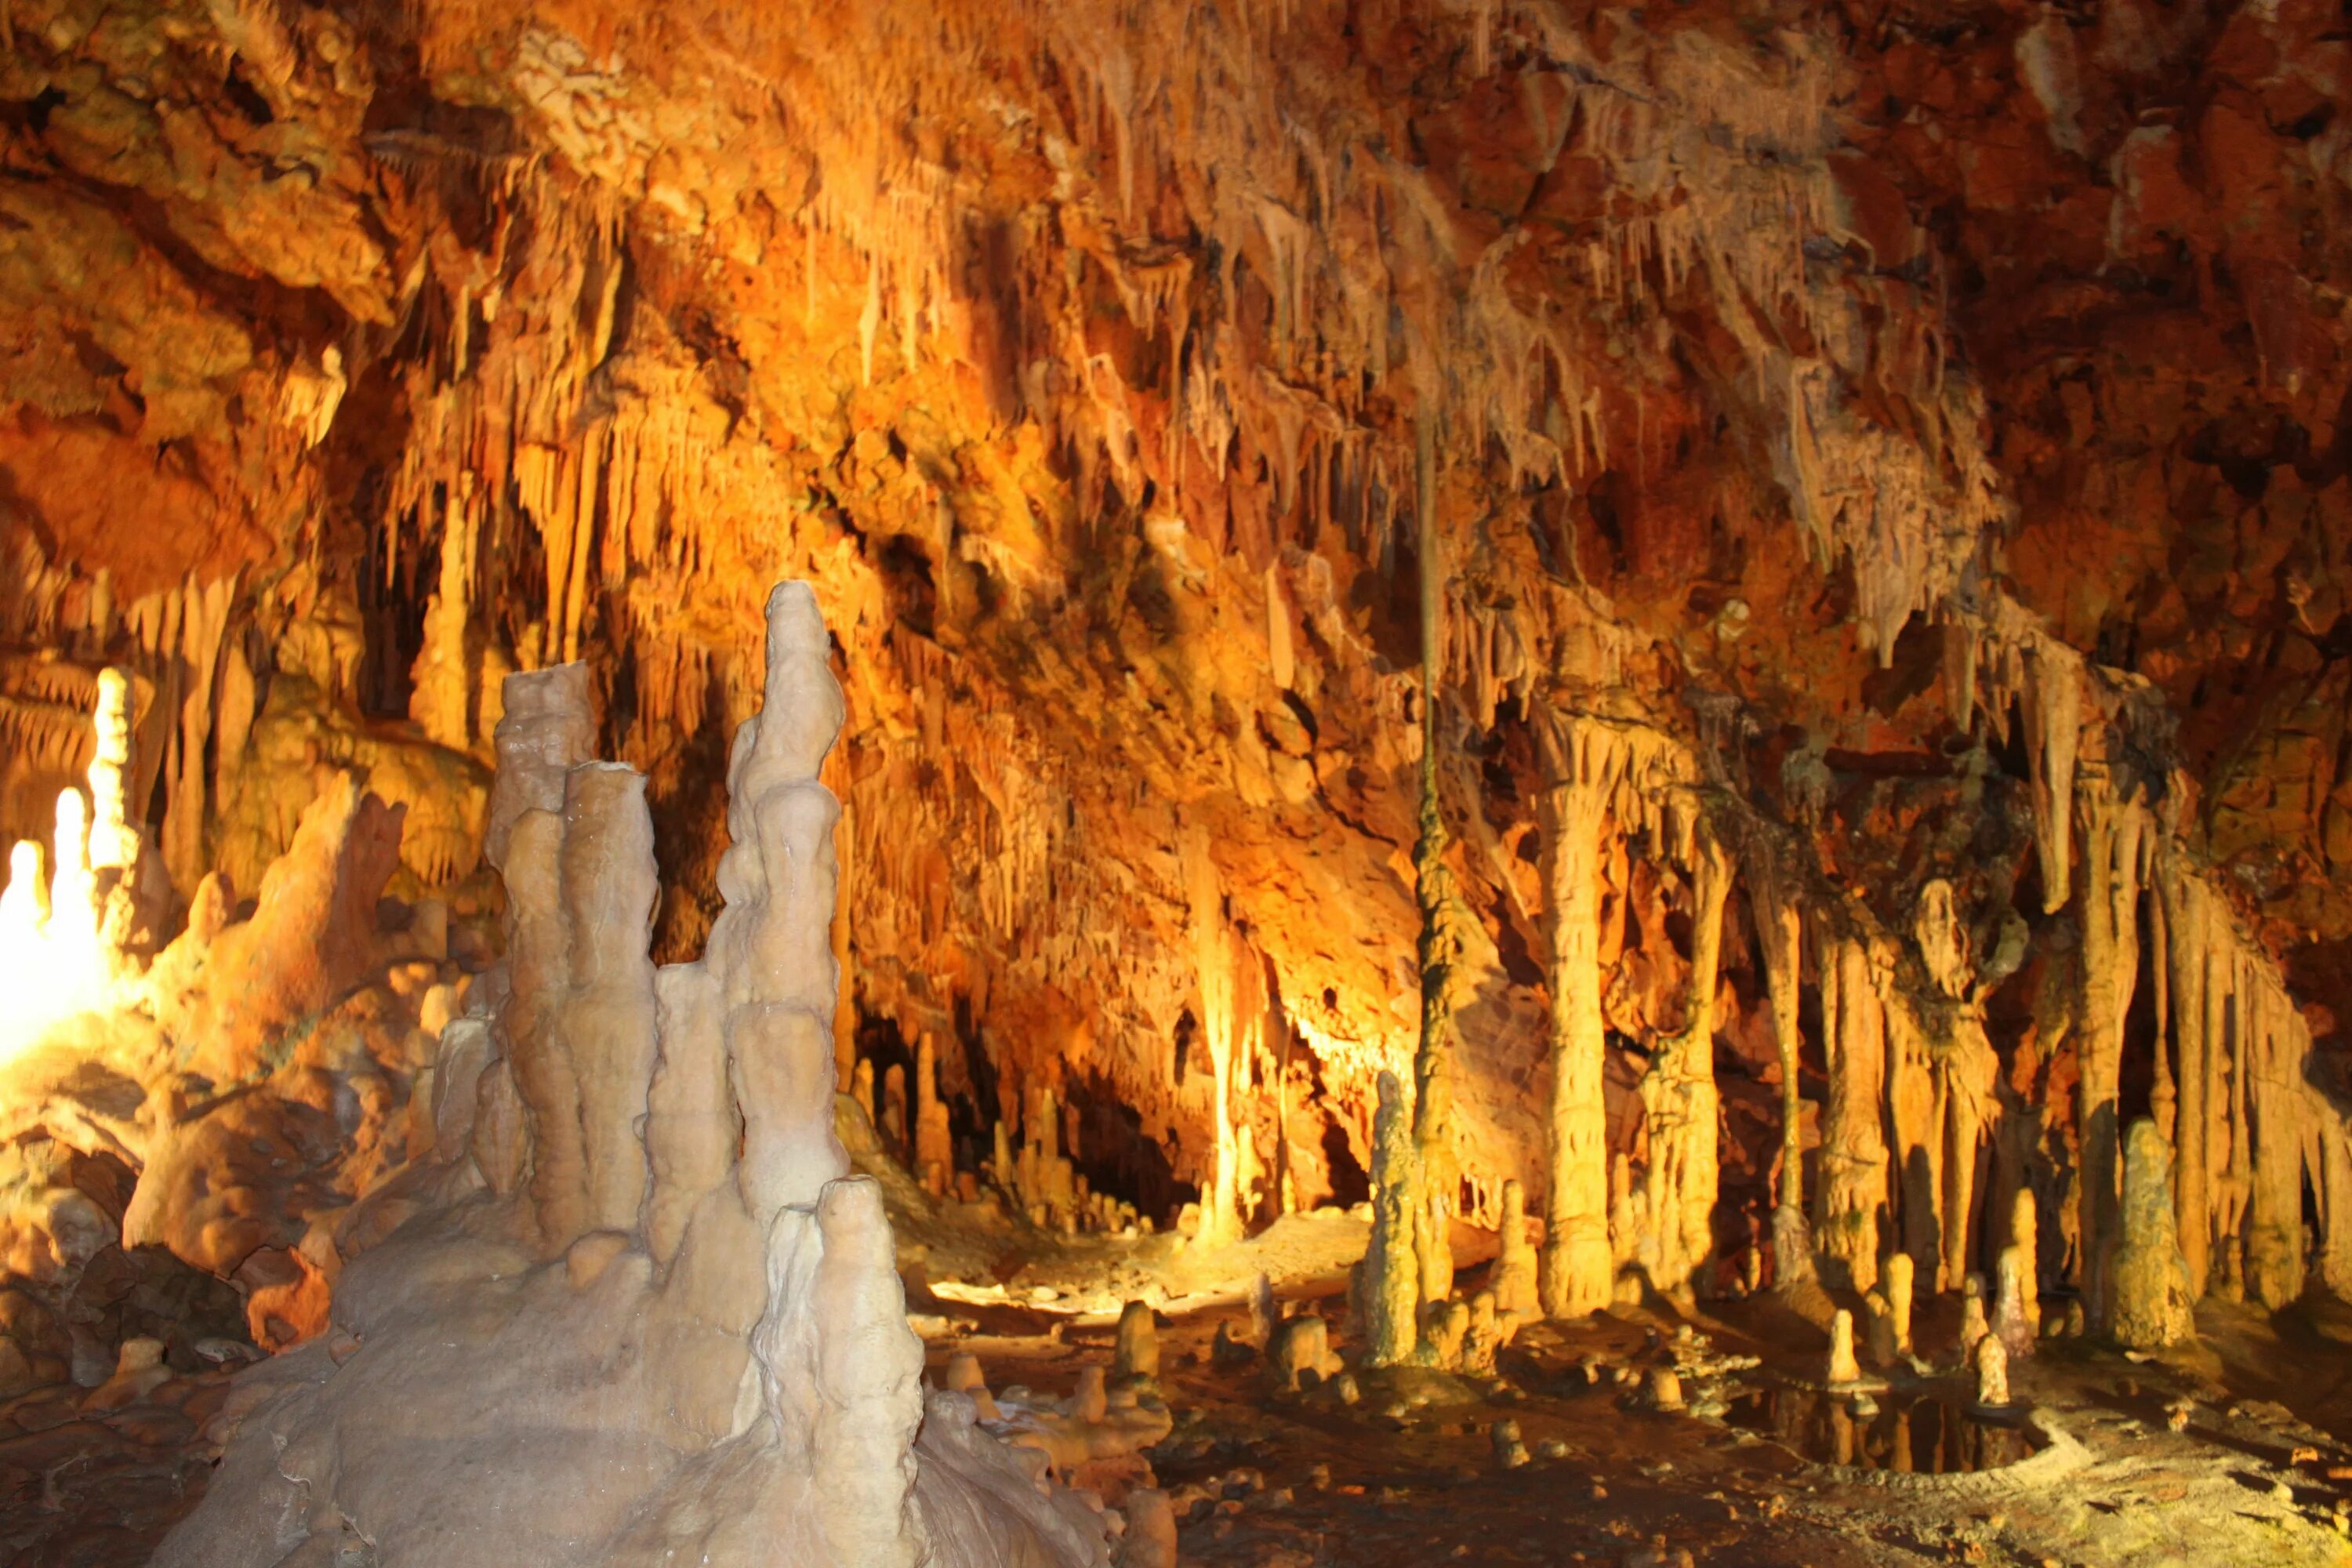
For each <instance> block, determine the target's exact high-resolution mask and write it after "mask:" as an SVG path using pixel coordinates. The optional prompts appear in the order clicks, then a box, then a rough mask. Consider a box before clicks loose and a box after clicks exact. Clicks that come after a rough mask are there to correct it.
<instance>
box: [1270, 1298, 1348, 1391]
mask: <svg viewBox="0 0 2352 1568" xmlns="http://www.w3.org/2000/svg"><path fill="white" fill-rule="evenodd" d="M1345 1364H1346V1363H1343V1362H1341V1361H1340V1360H1339V1357H1338V1356H1336V1355H1334V1354H1333V1353H1331V1328H1330V1325H1329V1324H1328V1323H1327V1322H1326V1321H1324V1320H1323V1319H1321V1318H1318V1317H1317V1316H1315V1315H1314V1314H1313V1313H1311V1312H1309V1313H1302V1314H1300V1315H1299V1316H1297V1317H1296V1318H1286V1319H1284V1320H1283V1321H1282V1322H1281V1323H1280V1324H1278V1325H1277V1326H1276V1328H1275V1331H1274V1335H1273V1338H1272V1339H1271V1340H1269V1341H1268V1342H1267V1344H1266V1355H1265V1368H1266V1375H1267V1376H1268V1377H1269V1378H1271V1379H1272V1380H1273V1382H1274V1385H1275V1386H1276V1387H1277V1388H1281V1389H1285V1390H1296V1389H1301V1388H1313V1387H1316V1386H1318V1385H1319V1384H1322V1383H1324V1382H1325V1381H1327V1380H1328V1379H1330V1378H1332V1377H1336V1376H1338V1375H1339V1372H1340V1370H1341V1369H1342V1367H1343V1366H1344V1365H1345Z"/></svg>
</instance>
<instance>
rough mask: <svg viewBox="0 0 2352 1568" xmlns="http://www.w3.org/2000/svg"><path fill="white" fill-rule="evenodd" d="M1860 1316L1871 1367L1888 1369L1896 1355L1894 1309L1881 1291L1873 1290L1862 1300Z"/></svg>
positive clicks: (1883, 1291)
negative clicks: (1861, 1316) (1868, 1349)
mask: <svg viewBox="0 0 2352 1568" xmlns="http://www.w3.org/2000/svg"><path fill="white" fill-rule="evenodd" d="M1862 1315H1863V1321H1864V1341H1865V1342H1866V1343H1867V1344H1868V1346H1869V1348H1870V1362H1871V1364H1872V1365H1873V1366H1877V1367H1890V1366H1893V1365H1894V1364H1895V1358H1896V1356H1897V1354H1898V1351H1897V1349H1896V1342H1895V1307H1894V1304H1893V1303H1892V1302H1890V1301H1889V1300H1887V1299H1886V1292H1885V1290H1883V1289H1880V1290H1873V1291H1872V1292H1871V1293H1870V1294H1869V1295H1867V1296H1865V1297H1864V1298H1863V1301H1862Z"/></svg>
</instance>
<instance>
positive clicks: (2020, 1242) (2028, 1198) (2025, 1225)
mask: <svg viewBox="0 0 2352 1568" xmlns="http://www.w3.org/2000/svg"><path fill="white" fill-rule="evenodd" d="M2040 1215H2041V1210H2040V1208H2039V1207H2037V1206H2036V1205H2035V1203H2034V1198H2033V1189H2032V1187H2020V1188H2018V1189H2017V1201H2016V1203H2015V1204H2014V1205H2011V1208H2010V1215H2009V1241H2010V1245H2011V1246H2012V1247H2016V1248H2017V1257H2018V1264H2019V1270H2018V1280H2019V1291H2018V1300H2019V1301H2020V1302H2021V1306H2022V1310H2023V1311H2024V1314H2025V1324H2026V1329H2027V1331H2028V1333H2029V1335H2030V1336H2031V1337H2032V1338H2035V1339H2039V1338H2040V1337H2041V1335H2042V1289H2041V1286H2040V1283H2039V1278H2040V1268H2041V1263H2040V1258H2041V1256H2042V1254H2041V1247H2042V1240H2041V1226H2040Z"/></svg>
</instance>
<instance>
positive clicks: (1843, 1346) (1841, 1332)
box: [1822, 1307, 1862, 1388]
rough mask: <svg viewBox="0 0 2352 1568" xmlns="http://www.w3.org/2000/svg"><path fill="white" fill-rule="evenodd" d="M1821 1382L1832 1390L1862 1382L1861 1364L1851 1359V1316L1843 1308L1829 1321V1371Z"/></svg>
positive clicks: (1851, 1314) (1850, 1313)
mask: <svg viewBox="0 0 2352 1568" xmlns="http://www.w3.org/2000/svg"><path fill="white" fill-rule="evenodd" d="M1822 1381H1823V1382H1824V1383H1826V1384H1829V1385H1830V1386H1831V1387H1832V1388H1849V1387H1852V1386H1853V1384H1858V1383H1860V1382H1861V1381H1862V1363H1859V1362H1857V1361H1855V1360H1854V1358H1853V1313H1852V1312H1849V1311H1847V1310H1845V1309H1844V1308H1843V1307H1841V1308H1839V1309H1838V1312H1837V1316H1836V1317H1834V1318H1832V1319H1831V1320H1830V1359H1829V1370H1828V1372H1827V1373H1824V1374H1823V1376H1822Z"/></svg>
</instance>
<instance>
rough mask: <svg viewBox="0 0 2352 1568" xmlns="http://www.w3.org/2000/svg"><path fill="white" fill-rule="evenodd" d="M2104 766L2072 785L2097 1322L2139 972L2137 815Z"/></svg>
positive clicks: (2111, 1241)
mask: <svg viewBox="0 0 2352 1568" xmlns="http://www.w3.org/2000/svg"><path fill="white" fill-rule="evenodd" d="M2135 795H2137V790H2129V791H2127V792H2126V791H2119V790H2118V789H2117V788H2116V786H2115V784H2114V783H2113V781H2112V780H2111V779H2110V777H2109V775H2108V774H2107V772H2106V770H2105V769H2104V768H2102V767H2098V766H2088V767H2085V768H2084V770H2083V776H2082V778H2081V780H2080V781H2079V782H2078V784H2077V785H2076V788H2075V800H2076V805H2077V808H2078V814H2079V816H2080V818H2081V821H2082V827H2083V952H2082V994H2081V999H2080V1003H2079V1008H2080V1011H2079V1016H2080V1018H2081V1020H2082V1058H2081V1059H2082V1068H2083V1083H2082V1119H2083V1120H2082V1148H2083V1172H2082V1184H2081V1186H2080V1188H2079V1189H2078V1194H2077V1204H2078V1205H2079V1206H2078V1208H2077V1211H2076V1212H2077V1215H2078V1218H2077V1224H2078V1226H2079V1227H2080V1234H2081V1236H2082V1245H2083V1278H2082V1288H2083V1312H2084V1318H2085V1319H2086V1320H2087V1321H2089V1323H2090V1324H2091V1326H2092V1328H2093V1329H2094V1330H2095V1331H2104V1330H2105V1328H2106V1327H2107V1314H2108V1310H2109V1307H2110V1305H2111V1303H2110V1301H2109V1300H2108V1292H2107V1268H2108V1265H2109V1261H2110V1258H2109V1255H2110V1254H2111V1253H2112V1252H2113V1251H2114V1250H2115V1246H2116V1240H2117V1238H2118V1237H2119V1235H2120V1226H2121V1210H2120V1200H2121V1196H2122V1178H2123V1172H2122V1170H2121V1164H2120V1161H2119V1159H2118V1155H2119V1153H2120V1152H2121V1151H2120V1146H2119V1135H2120V1133H2121V1129H2120V1128H2119V1127H2117V1126H2116V1099H2117V1095H2118V1094H2119V1092H2120V1086H2121V1080H2122V1076H2123V1054H2124V1018H2125V1015H2126V1012H2127V1011H2128V1009H2129V1007H2130V1005H2131V994H2132V991H2133V988H2134V986H2135V985H2136V984H2137V979H2138V973H2139V915H2138V908H2139V889H2140V868H2141V861H2142V854H2143V851H2144V849H2145V847H2146V845H2147V831H2148V827H2149V820H2148V816H2147V812H2146V810H2145V809H2143V808H2142V807H2141V806H2140V805H2138V804H2137V801H2136V799H2134V798H2133V796H2135Z"/></svg>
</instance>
